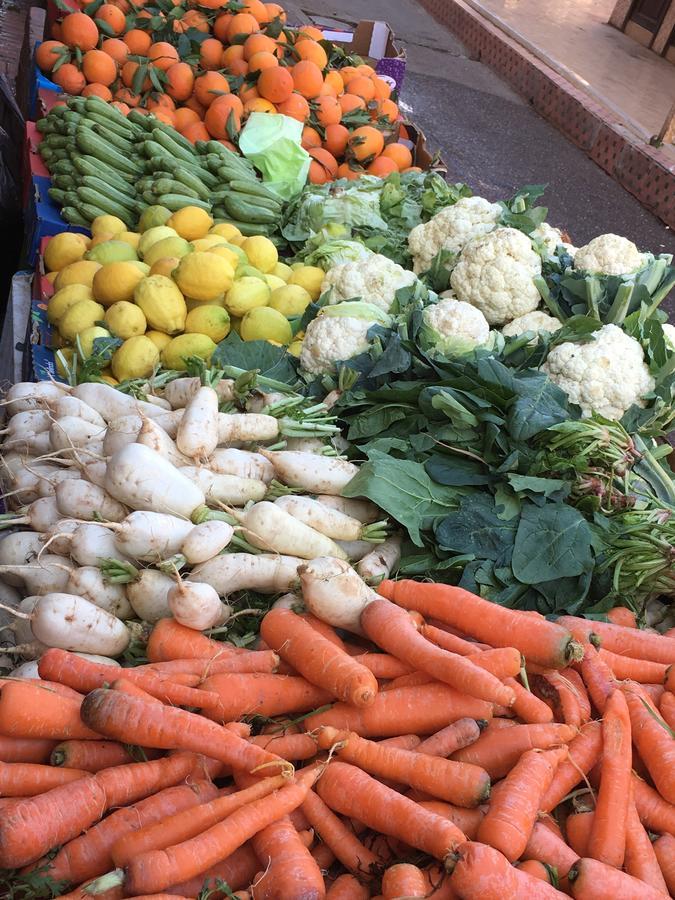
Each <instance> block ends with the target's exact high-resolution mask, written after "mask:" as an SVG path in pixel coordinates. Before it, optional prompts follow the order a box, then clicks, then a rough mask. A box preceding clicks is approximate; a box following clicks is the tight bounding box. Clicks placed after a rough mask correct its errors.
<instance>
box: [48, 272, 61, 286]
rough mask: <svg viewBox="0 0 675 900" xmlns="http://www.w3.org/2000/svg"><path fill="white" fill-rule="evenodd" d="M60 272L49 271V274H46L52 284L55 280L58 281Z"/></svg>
mask: <svg viewBox="0 0 675 900" xmlns="http://www.w3.org/2000/svg"><path fill="white" fill-rule="evenodd" d="M58 274H59V273H58V272H47V274H46V275H45V278H46V279H47V281H48V282H49V283H50V284H54V282H55V281H56V279H57V277H58Z"/></svg>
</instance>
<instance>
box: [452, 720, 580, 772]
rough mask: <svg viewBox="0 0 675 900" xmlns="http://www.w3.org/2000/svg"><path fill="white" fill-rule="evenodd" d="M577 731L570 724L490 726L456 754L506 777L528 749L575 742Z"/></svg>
mask: <svg viewBox="0 0 675 900" xmlns="http://www.w3.org/2000/svg"><path fill="white" fill-rule="evenodd" d="M574 735H575V730H574V729H573V728H570V726H569V725H559V724H555V723H554V724H551V725H513V726H512V727H510V728H506V729H491V728H490V727H489V726H488V728H487V729H486V730H485V731H484V732H483V734H482V735H481V736H480V737H479V738H478V740H477V741H476V742H475V743H473V744H471V745H470V746H468V747H465V748H464V749H463V750H458V751H457V752H456V753H453V755H452V758H453V759H454V760H457V761H459V762H464V763H473V765H475V766H480V767H481V768H483V769H485V770H486V771H487V773H488V774H489V775H490V778H492V779H497V778H503V777H504V776H505V775H506V774H508V772H510V771H511V769H512V768H513V767H514V766H515V764H516V763H517V762H518V760H519V759H520V757H521V756H522V755H523V753H525V752H526V751H528V750H548V749H550V748H552V747H555V746H557V745H559V744H564V743H567V742H568V741H571V740H572V738H573V737H574Z"/></svg>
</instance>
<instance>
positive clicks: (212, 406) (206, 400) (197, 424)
mask: <svg viewBox="0 0 675 900" xmlns="http://www.w3.org/2000/svg"><path fill="white" fill-rule="evenodd" d="M176 446H177V447H178V449H179V451H180V452H181V453H183V454H184V455H185V456H189V457H190V459H206V458H207V457H208V456H210V455H211V454H212V453H213V451H214V450H215V449H216V447H217V446H218V394H216V392H215V390H214V389H213V388H212V387H208V386H204V387H200V388H199V390H197V391H196V392H195V394H194V396H192V397H191V398H190V402H189V403H188V405H187V406H186V407H185V412H184V414H183V418H182V419H181V420H180V424H179V426H178V432H177V434H176Z"/></svg>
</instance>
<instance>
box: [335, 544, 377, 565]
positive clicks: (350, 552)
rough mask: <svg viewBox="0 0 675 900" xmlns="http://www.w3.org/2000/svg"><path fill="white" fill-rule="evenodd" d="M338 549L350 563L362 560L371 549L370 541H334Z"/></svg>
mask: <svg viewBox="0 0 675 900" xmlns="http://www.w3.org/2000/svg"><path fill="white" fill-rule="evenodd" d="M335 543H336V544H337V545H338V547H339V548H340V549H341V550H342V552H343V553H344V554H345V556H346V557H347V559H348V560H349V561H350V562H356V561H357V560H360V559H363V557H364V556H365V555H366V553H370V551H371V550H372V549H373V544H372V541H336V542H335Z"/></svg>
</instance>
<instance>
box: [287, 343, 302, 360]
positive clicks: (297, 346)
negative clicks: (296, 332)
mask: <svg viewBox="0 0 675 900" xmlns="http://www.w3.org/2000/svg"><path fill="white" fill-rule="evenodd" d="M288 352H289V353H290V354H291V356H294V357H295V358H296V359H300V354H301V353H302V341H291V343H290V344H289V345H288Z"/></svg>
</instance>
